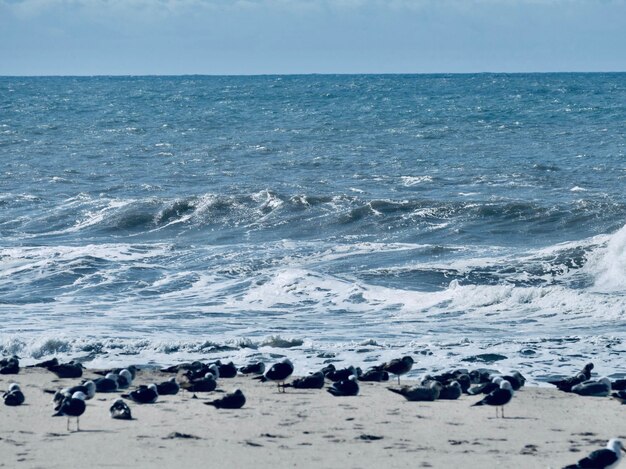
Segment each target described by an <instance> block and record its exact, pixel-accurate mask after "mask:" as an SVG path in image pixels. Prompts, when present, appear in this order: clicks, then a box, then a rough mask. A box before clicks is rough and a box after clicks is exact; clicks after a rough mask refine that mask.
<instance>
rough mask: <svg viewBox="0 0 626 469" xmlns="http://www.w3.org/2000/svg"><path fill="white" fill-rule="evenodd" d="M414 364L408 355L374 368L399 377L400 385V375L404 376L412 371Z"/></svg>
mask: <svg viewBox="0 0 626 469" xmlns="http://www.w3.org/2000/svg"><path fill="white" fill-rule="evenodd" d="M413 363H415V362H414V361H413V358H412V357H410V356H408V355H407V356H406V357H402V358H396V359H394V360H391V361H390V362H387V363H383V364H382V365H379V366H377V367H374V368H375V369H377V370H381V371H386V372H387V373H391V374H392V375H396V376H397V377H398V384H400V375H404V374H406V373H408V372H409V371H411V368H412V367H413Z"/></svg>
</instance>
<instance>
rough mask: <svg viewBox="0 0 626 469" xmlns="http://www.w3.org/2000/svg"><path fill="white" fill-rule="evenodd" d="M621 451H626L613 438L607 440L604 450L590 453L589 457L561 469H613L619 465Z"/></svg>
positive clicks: (620, 443) (619, 442)
mask: <svg viewBox="0 0 626 469" xmlns="http://www.w3.org/2000/svg"><path fill="white" fill-rule="evenodd" d="M622 451H626V449H624V445H623V444H622V442H621V441H620V440H618V439H617V438H613V439H611V440H609V442H608V443H607V445H606V448H603V449H597V450H595V451H592V452H591V453H590V454H589V456H587V457H585V458H583V459H581V460H580V461H578V462H577V463H576V464H571V465H569V466H565V467H564V468H563V469H613V468H615V467H617V466H618V465H619V463H620V461H621V459H622V453H621V452H622Z"/></svg>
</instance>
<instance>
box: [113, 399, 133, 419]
mask: <svg viewBox="0 0 626 469" xmlns="http://www.w3.org/2000/svg"><path fill="white" fill-rule="evenodd" d="M109 413H110V414H111V418H112V419H118V420H132V419H133V417H132V415H131V413H130V407H128V404H126V402H124V401H123V400H122V399H116V400H115V402H113V405H112V406H111V407H110V408H109Z"/></svg>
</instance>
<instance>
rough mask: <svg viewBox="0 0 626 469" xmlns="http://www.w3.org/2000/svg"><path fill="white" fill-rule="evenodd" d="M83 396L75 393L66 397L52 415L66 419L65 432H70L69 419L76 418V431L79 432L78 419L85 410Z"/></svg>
mask: <svg viewBox="0 0 626 469" xmlns="http://www.w3.org/2000/svg"><path fill="white" fill-rule="evenodd" d="M86 407H87V406H86V405H85V395H84V394H83V393H82V392H80V391H79V392H75V393H74V394H73V395H72V396H71V397H66V398H65V399H63V402H62V403H61V407H60V408H59V410H58V412H57V413H56V414H54V415H53V416H54V417H58V416H63V415H65V416H66V417H67V430H68V431H69V430H70V418H71V417H76V431H77V432H78V431H80V425H79V419H80V416H81V415H83V413H84V412H85V409H86Z"/></svg>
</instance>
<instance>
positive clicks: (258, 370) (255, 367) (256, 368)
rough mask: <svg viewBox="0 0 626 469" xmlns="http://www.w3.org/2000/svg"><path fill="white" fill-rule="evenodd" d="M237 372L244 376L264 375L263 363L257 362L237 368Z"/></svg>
mask: <svg viewBox="0 0 626 469" xmlns="http://www.w3.org/2000/svg"><path fill="white" fill-rule="evenodd" d="M239 372H240V373H242V374H244V375H262V374H263V373H265V363H263V362H257V363H250V364H249V365H246V366H242V367H241V368H239Z"/></svg>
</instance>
